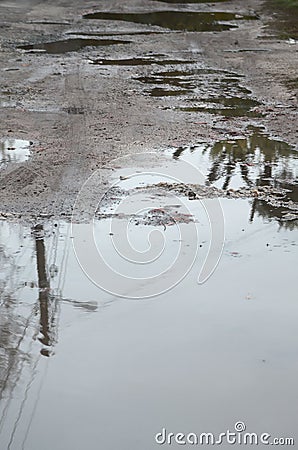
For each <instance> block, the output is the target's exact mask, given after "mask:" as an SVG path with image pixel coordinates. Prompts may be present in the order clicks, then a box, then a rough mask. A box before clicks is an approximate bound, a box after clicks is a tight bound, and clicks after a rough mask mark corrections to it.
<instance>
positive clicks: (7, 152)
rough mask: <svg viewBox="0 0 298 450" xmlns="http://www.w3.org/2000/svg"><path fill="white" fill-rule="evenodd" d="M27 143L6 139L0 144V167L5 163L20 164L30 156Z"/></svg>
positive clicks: (20, 140) (28, 143)
mask: <svg viewBox="0 0 298 450" xmlns="http://www.w3.org/2000/svg"><path fill="white" fill-rule="evenodd" d="M29 145H30V142H29V141H24V140H22V139H6V140H5V141H2V142H0V167H1V164H6V163H20V162H24V161H26V160H27V159H28V158H29V156H30V150H29Z"/></svg>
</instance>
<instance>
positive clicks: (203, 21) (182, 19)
mask: <svg viewBox="0 0 298 450" xmlns="http://www.w3.org/2000/svg"><path fill="white" fill-rule="evenodd" d="M83 17H84V19H100V20H122V21H126V22H134V23H142V24H145V25H157V26H159V27H162V28H169V29H171V30H185V31H223V30H230V29H232V28H236V27H237V25H234V24H231V23H223V22H231V21H235V20H236V21H237V20H249V19H255V17H254V16H241V15H237V14H233V13H227V12H186V11H156V12H148V13H127V14H125V13H106V12H96V13H91V14H86V15H85V16H83Z"/></svg>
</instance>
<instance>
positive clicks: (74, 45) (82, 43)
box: [19, 38, 129, 54]
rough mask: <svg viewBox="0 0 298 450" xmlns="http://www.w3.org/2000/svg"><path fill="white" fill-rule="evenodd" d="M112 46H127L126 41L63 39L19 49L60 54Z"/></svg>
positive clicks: (23, 46) (24, 46)
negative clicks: (86, 48)
mask: <svg viewBox="0 0 298 450" xmlns="http://www.w3.org/2000/svg"><path fill="white" fill-rule="evenodd" d="M114 44H129V42H128V41H119V40H118V41H117V40H116V41H115V40H113V39H79V38H75V39H65V40H61V41H54V42H45V43H40V44H29V45H22V46H20V47H19V48H20V49H22V50H26V51H28V52H44V53H49V54H60V53H68V52H77V51H78V50H81V49H83V48H85V47H100V46H107V45H114Z"/></svg>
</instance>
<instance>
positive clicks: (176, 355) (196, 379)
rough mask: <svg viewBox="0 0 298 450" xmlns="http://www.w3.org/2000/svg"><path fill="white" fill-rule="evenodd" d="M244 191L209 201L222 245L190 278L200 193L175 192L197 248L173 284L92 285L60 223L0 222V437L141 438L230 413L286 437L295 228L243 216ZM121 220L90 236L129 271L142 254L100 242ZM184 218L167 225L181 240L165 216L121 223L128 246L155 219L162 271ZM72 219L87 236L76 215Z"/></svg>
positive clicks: (203, 226) (68, 444) (246, 208)
mask: <svg viewBox="0 0 298 450" xmlns="http://www.w3.org/2000/svg"><path fill="white" fill-rule="evenodd" d="M145 200H146V201H148V198H147V199H145ZM177 200H178V199H177V198H176V199H173V200H172V202H173V203H175V201H176V202H177ZM141 203H143V202H142V200H141ZM154 204H155V206H156V207H158V206H159V204H160V201H159V200H158V198H155V199H154ZM252 204H253V200H236V201H235V200H228V199H225V200H223V201H222V206H223V210H224V214H225V220H226V244H225V248H224V253H223V256H222V259H221V262H220V264H219V266H218V268H217V270H216V271H215V273H214V275H213V276H212V277H211V278H210V280H209V281H208V282H207V283H206V284H204V285H201V286H200V285H198V284H197V282H196V279H197V274H198V271H199V268H200V265H201V264H202V261H203V260H204V257H205V255H206V250H207V248H208V244H209V240H210V233H209V228H208V218H207V217H206V213H205V212H204V208H203V206H202V205H201V204H200V202H196V201H188V206H189V208H190V212H191V214H192V215H193V217H194V218H195V219H196V220H197V226H198V229H199V244H200V245H199V253H198V257H197V260H196V262H195V264H194V266H193V268H192V270H191V271H190V273H189V274H188V276H187V277H186V278H185V279H184V280H183V281H182V282H181V283H180V284H179V285H178V286H176V287H175V288H174V289H172V290H170V291H169V292H168V293H165V294H162V295H159V296H157V297H155V298H153V299H147V300H138V301H136V300H123V299H122V300H121V299H119V298H116V297H115V296H113V295H110V294H108V293H106V292H104V291H102V290H100V289H98V288H97V287H96V286H95V285H94V284H92V282H91V281H90V280H89V279H88V278H87V277H86V276H85V274H84V273H83V272H82V270H81V267H80V265H79V263H78V261H77V259H76V257H75V255H74V251H73V247H72V241H73V239H72V236H73V234H72V230H71V228H70V225H69V224H67V223H65V222H47V223H40V224H39V226H36V224H33V225H32V226H21V225H20V224H18V223H7V222H0V259H1V265H0V310H1V314H0V321H1V327H0V330H1V331H0V344H1V351H0V359H1V364H0V367H1V369H0V398H1V402H0V430H1V432H0V436H1V448H3V449H4V448H5V449H6V448H9V449H10V450H19V449H25V450H26V449H27V450H40V449H41V448H42V449H43V450H52V449H53V448H57V449H58V448H59V449H60V448H61V449H62V448H63V449H70V448H74V449H81V448H86V449H88V450H95V449H98V448H104V449H106V448H111V449H118V448H121V449H124V450H131V449H139V448H148V449H154V448H156V444H155V442H154V436H155V434H156V433H157V432H159V431H161V429H162V428H163V427H165V428H166V429H167V431H168V432H171V431H173V432H175V433H177V432H184V433H188V432H195V433H198V434H199V433H201V432H208V431H210V432H214V433H216V434H219V433H220V432H224V431H225V430H226V429H227V428H229V429H233V426H234V424H235V422H236V421H238V420H242V421H244V422H246V424H247V428H248V430H249V431H251V432H258V433H263V432H268V433H270V434H271V435H272V436H292V437H296V438H298V436H297V435H296V417H297V412H298V411H297V398H296V396H295V395H293V393H294V392H296V376H295V372H296V371H297V369H298V362H297V357H296V355H297V344H298V342H297V339H296V338H295V336H296V333H295V331H296V316H297V313H298V305H297V295H296V293H297V286H296V284H297V283H296V281H295V280H296V273H295V272H296V261H297V253H298V246H297V240H298V230H297V229H293V230H290V229H288V228H285V227H282V228H281V227H280V226H279V224H278V223H277V222H276V221H268V220H264V218H263V216H262V214H260V213H259V211H258V210H256V212H255V217H254V220H253V221H252V222H251V221H249V217H250V211H251V208H252ZM123 223H124V225H125V226H126V224H127V220H126V219H121V218H119V217H118V218H117V219H114V230H113V231H114V235H113V236H111V233H110V223H109V220H108V219H104V220H101V221H96V222H95V224H94V235H95V239H96V240H97V243H98V245H99V246H100V249H101V251H102V252H104V253H105V254H106V255H108V263H109V264H110V265H112V266H113V264H116V268H117V270H121V271H125V270H127V272H126V274H127V275H128V276H135V275H136V271H137V272H139V271H141V272H140V273H142V271H144V267H143V266H139V267H137V266H136V265H132V266H131V267H130V266H129V264H128V266H127V261H126V262H125V261H122V262H121V263H120V264H119V254H118V253H117V252H115V249H114V251H113V243H112V238H113V237H115V236H116V235H117V233H118V232H119V231H120V229H121V225H122V224H123ZM190 226H192V225H191V224H189V223H187V222H186V223H181V224H180V228H181V230H182V231H183V227H184V228H185V229H186V234H185V236H186V240H185V241H184V242H182V243H180V244H181V245H182V247H178V244H179V233H178V234H177V230H176V229H175V227H173V226H170V225H169V224H167V226H166V231H163V230H164V226H163V225H162V224H155V225H150V224H149V225H148V224H147V225H146V223H140V222H136V221H135V220H134V221H130V222H129V234H130V237H131V238H132V239H133V241H134V245H135V246H137V247H138V246H141V247H140V250H141V249H142V247H143V245H144V240H146V239H147V236H148V233H149V232H150V231H152V230H154V229H158V230H159V232H164V234H165V238H166V242H167V247H166V248H165V251H164V253H165V254H166V255H167V256H166V257H164V255H162V256H161V258H159V259H158V260H157V261H155V264H156V265H155V269H156V268H157V270H163V269H164V264H165V263H166V261H167V259H169V258H172V257H173V255H175V252H176V251H177V248H181V252H180V258H182V260H181V263H182V261H183V258H184V257H185V256H184V255H185V252H187V246H188V245H191V244H192V243H190V242H187V227H190ZM77 227H78V228H77V231H79V233H80V236H81V238H82V239H83V240H86V241H88V238H89V236H88V233H89V227H88V225H87V224H86V225H84V224H82V225H77ZM152 243H153V246H154V245H156V244H154V242H153V241H152ZM153 249H154V248H153ZM129 267H130V268H129ZM149 270H150V269H149ZM164 276H166V275H164ZM219 287H220V289H219ZM142 289H144V287H143V286H142V285H141V284H140V286H139V288H136V292H135V293H138V291H139V292H141V291H142ZM273 392H274V395H272V393H273ZM45 436H46V439H45ZM172 447H173V448H179V446H178V445H175V444H173V445H172ZM223 448H228V447H227V446H224V445H223Z"/></svg>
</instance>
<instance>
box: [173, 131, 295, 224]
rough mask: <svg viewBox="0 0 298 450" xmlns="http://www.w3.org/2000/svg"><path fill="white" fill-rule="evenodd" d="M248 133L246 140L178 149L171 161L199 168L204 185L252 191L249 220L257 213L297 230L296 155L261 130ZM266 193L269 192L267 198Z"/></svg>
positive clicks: (289, 148)
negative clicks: (294, 227)
mask: <svg viewBox="0 0 298 450" xmlns="http://www.w3.org/2000/svg"><path fill="white" fill-rule="evenodd" d="M251 132H252V134H251V136H249V137H247V138H241V139H240V138H239V139H230V140H226V141H218V142H216V143H215V144H213V145H211V146H209V145H198V146H194V147H180V148H178V149H176V150H175V151H174V153H173V158H174V159H184V160H186V161H188V162H191V163H192V164H194V165H196V166H197V167H199V168H200V170H201V171H202V172H203V173H204V175H205V177H206V180H207V181H206V183H207V185H210V186H215V187H217V188H219V189H223V190H225V191H230V192H231V193H233V191H234V190H237V189H241V188H250V189H252V190H253V192H255V198H254V200H253V202H252V209H251V212H250V217H251V220H253V218H254V215H255V214H256V213H258V214H260V215H261V216H262V217H264V218H265V219H276V220H278V221H279V223H280V224H283V225H284V226H289V227H291V226H297V225H298V152H297V151H295V150H294V149H293V147H291V146H290V145H288V144H287V143H285V142H283V141H280V140H278V139H271V138H270V137H269V136H267V135H266V134H264V133H262V131H261V130H260V129H257V128H251ZM254 189H255V191H254ZM267 189H271V191H269V190H268V195H267Z"/></svg>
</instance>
